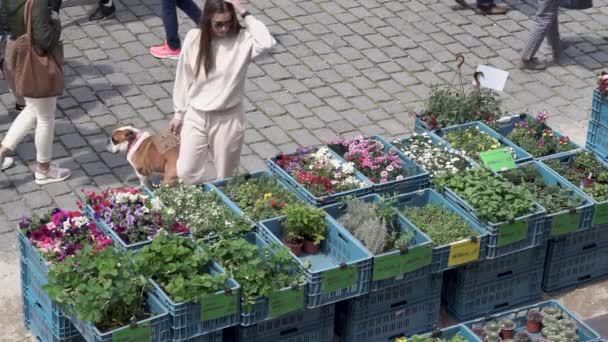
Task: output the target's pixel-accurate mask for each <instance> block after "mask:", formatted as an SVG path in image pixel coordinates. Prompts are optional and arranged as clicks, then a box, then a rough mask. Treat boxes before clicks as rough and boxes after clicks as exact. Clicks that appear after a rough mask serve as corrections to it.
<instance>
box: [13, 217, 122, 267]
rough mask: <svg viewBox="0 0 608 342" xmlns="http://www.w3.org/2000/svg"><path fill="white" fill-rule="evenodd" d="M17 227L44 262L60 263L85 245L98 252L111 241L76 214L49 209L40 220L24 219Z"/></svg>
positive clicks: (33, 218)
mask: <svg viewBox="0 0 608 342" xmlns="http://www.w3.org/2000/svg"><path fill="white" fill-rule="evenodd" d="M19 228H20V229H21V231H22V232H23V234H24V235H25V236H26V237H27V238H28V240H29V241H30V243H31V244H32V245H33V246H34V247H36V248H37V249H38V250H39V251H40V252H42V256H43V257H44V259H45V260H47V261H48V262H55V261H57V262H60V261H63V260H65V258H66V257H68V256H71V255H74V254H76V252H77V251H78V250H80V249H82V248H83V247H84V246H86V245H90V246H92V247H93V249H94V250H100V249H103V248H104V247H106V246H108V245H111V244H112V240H110V238H108V237H107V236H105V235H104V234H103V233H102V232H101V231H99V230H98V229H97V227H96V226H95V223H93V222H89V219H88V218H87V217H86V216H82V214H81V213H79V212H77V211H65V210H62V209H53V210H52V211H50V212H48V213H47V214H46V215H44V216H43V217H38V216H36V215H34V216H32V218H31V219H30V218H27V217H24V218H23V219H22V220H21V221H20V222H19Z"/></svg>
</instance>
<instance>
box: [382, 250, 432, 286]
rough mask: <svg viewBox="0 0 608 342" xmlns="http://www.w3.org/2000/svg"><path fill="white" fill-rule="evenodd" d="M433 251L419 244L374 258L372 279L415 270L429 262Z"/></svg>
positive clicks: (385, 277)
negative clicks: (403, 250)
mask: <svg viewBox="0 0 608 342" xmlns="http://www.w3.org/2000/svg"><path fill="white" fill-rule="evenodd" d="M432 254H433V251H432V250H431V248H430V247H427V246H421V247H417V248H413V249H410V250H408V251H407V252H405V253H392V254H388V255H384V256H381V257H377V258H375V259H374V274H373V275H372V280H373V281H378V280H383V279H388V278H393V277H396V276H399V275H401V274H403V273H407V272H411V271H415V270H417V269H419V268H422V267H425V266H427V265H429V264H430V263H431V259H432Z"/></svg>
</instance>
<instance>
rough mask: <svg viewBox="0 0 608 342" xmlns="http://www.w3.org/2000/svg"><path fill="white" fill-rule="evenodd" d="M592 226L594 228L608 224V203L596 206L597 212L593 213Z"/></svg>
mask: <svg viewBox="0 0 608 342" xmlns="http://www.w3.org/2000/svg"><path fill="white" fill-rule="evenodd" d="M591 224H592V225H594V226H599V225H601V224H608V203H602V204H596V205H595V210H594V212H593V221H592V223H591Z"/></svg>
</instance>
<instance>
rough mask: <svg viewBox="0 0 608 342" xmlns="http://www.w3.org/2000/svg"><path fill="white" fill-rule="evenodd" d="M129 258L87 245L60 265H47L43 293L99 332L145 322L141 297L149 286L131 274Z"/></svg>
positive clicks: (128, 256) (142, 278) (145, 280)
mask: <svg viewBox="0 0 608 342" xmlns="http://www.w3.org/2000/svg"><path fill="white" fill-rule="evenodd" d="M130 258H131V256H130V254H129V253H128V252H127V253H118V252H115V251H114V250H112V249H111V248H104V249H102V250H95V249H94V248H93V246H91V245H87V246H85V247H84V248H82V249H81V250H79V251H78V252H76V254H75V255H74V256H70V257H69V258H67V259H66V260H65V261H64V262H60V263H53V264H51V267H50V269H49V274H48V279H49V282H48V284H46V285H45V286H44V290H45V291H47V292H48V294H49V297H50V298H51V299H52V300H53V301H55V302H57V303H59V304H60V305H62V306H63V307H64V308H65V309H66V310H68V311H71V310H75V311H76V313H77V315H78V317H79V318H80V319H81V320H84V321H90V322H91V323H92V324H94V325H95V326H96V327H97V329H99V331H101V332H105V331H107V330H111V329H115V328H118V327H122V326H125V325H128V324H129V323H131V322H134V321H135V322H136V321H139V320H141V319H145V318H147V316H149V312H146V310H145V297H144V293H145V292H146V290H148V289H149V283H148V281H147V279H146V278H145V277H144V276H141V275H136V274H135V273H134V272H133V270H132V268H131V267H130V265H131V261H130Z"/></svg>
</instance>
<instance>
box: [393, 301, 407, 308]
mask: <svg viewBox="0 0 608 342" xmlns="http://www.w3.org/2000/svg"><path fill="white" fill-rule="evenodd" d="M404 305H407V300H402V301H400V302H397V303H393V304H391V309H393V308H396V307H400V306H404Z"/></svg>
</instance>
